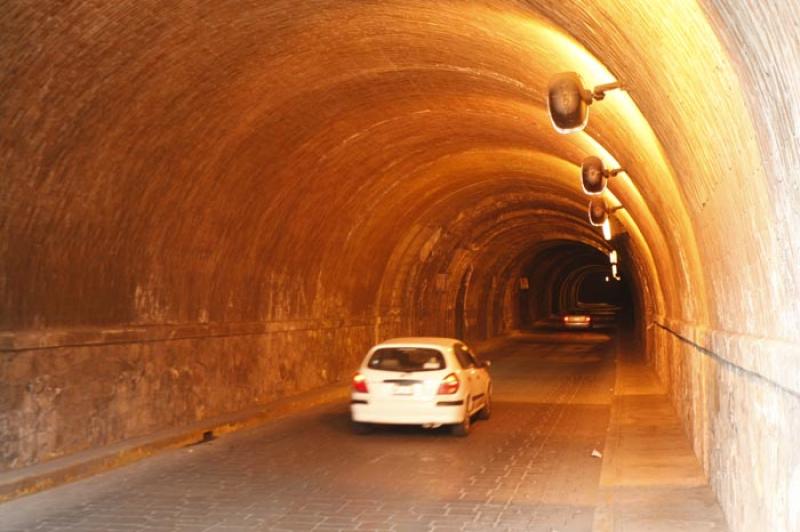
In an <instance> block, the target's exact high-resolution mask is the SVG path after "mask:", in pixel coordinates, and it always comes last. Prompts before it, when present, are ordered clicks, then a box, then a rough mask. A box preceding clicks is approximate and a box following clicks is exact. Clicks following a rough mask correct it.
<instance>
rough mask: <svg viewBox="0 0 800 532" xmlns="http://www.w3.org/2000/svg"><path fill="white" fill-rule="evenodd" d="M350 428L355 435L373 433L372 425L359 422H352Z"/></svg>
mask: <svg viewBox="0 0 800 532" xmlns="http://www.w3.org/2000/svg"><path fill="white" fill-rule="evenodd" d="M350 428H351V429H352V430H353V432H354V433H355V434H369V433H370V432H372V428H373V427H372V425H370V424H369V423H361V422H359V421H351V422H350Z"/></svg>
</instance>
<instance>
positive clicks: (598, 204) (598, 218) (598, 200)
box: [589, 196, 624, 227]
mask: <svg viewBox="0 0 800 532" xmlns="http://www.w3.org/2000/svg"><path fill="white" fill-rule="evenodd" d="M620 209H624V207H623V206H622V205H618V206H616V207H609V206H608V205H606V200H604V199H603V198H602V197H600V196H597V197H593V198H592V199H591V200H589V223H590V224H592V225H594V226H596V227H601V226H602V225H603V224H604V223H606V222H607V221H608V215H609V214H611V213H615V212H617V211H618V210H620Z"/></svg>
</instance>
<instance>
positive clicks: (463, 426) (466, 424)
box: [450, 407, 472, 437]
mask: <svg viewBox="0 0 800 532" xmlns="http://www.w3.org/2000/svg"><path fill="white" fill-rule="evenodd" d="M470 428H472V420H471V419H470V415H469V407H467V408H465V409H464V420H463V421H462V422H461V423H456V424H455V425H453V426H452V427H450V430H451V432H452V433H453V435H454V436H461V437H464V436H466V435H468V434H469V429H470Z"/></svg>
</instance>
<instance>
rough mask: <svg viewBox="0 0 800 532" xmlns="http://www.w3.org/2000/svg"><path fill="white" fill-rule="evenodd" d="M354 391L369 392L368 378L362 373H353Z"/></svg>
mask: <svg viewBox="0 0 800 532" xmlns="http://www.w3.org/2000/svg"><path fill="white" fill-rule="evenodd" d="M353 391H356V392H359V393H369V390H367V378H366V377H365V376H363V375H362V374H361V373H356V374H355V375H353Z"/></svg>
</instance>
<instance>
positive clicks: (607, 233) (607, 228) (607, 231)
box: [602, 218, 614, 240]
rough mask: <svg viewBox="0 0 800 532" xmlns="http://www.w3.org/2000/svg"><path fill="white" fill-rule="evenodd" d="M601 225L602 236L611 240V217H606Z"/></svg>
mask: <svg viewBox="0 0 800 532" xmlns="http://www.w3.org/2000/svg"><path fill="white" fill-rule="evenodd" d="M602 227H603V238H604V239H606V240H611V237H612V236H614V235H612V234H611V218H606V221H605V222H603V224H602Z"/></svg>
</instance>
